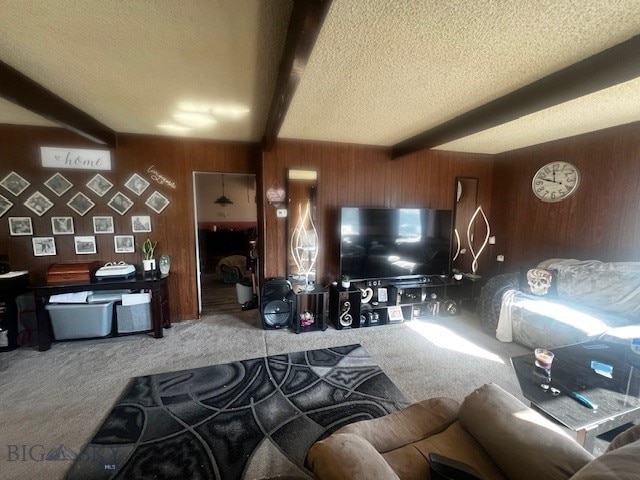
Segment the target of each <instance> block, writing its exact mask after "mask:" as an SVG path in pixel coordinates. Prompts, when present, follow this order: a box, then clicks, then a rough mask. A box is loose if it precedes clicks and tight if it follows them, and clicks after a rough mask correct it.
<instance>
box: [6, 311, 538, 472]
mask: <svg viewBox="0 0 640 480" xmlns="http://www.w3.org/2000/svg"><path fill="white" fill-rule="evenodd" d="M260 325H261V321H260V316H259V312H258V311H257V310H249V311H244V312H243V311H237V312H236V313H233V314H215V315H209V316H205V317H203V319H202V320H197V321H189V322H182V323H179V324H175V325H174V326H173V328H171V329H169V330H165V337H164V338H162V339H155V338H153V337H152V336H150V335H134V336H128V337H120V338H112V339H103V340H83V341H69V342H56V343H54V344H53V346H52V348H51V350H49V351H47V352H39V351H37V350H35V349H31V348H20V349H17V350H14V351H12V352H6V353H2V354H0V385H2V388H0V405H1V406H2V412H1V416H0V422H1V424H2V428H0V446H2V449H3V452H4V453H2V454H0V460H1V461H2V473H1V476H2V478H3V479H26V478H47V479H57V478H64V475H65V473H66V472H67V470H68V469H69V467H70V466H71V464H72V462H71V460H69V458H70V457H71V456H72V454H73V453H75V454H78V453H79V452H80V451H81V450H82V448H83V446H84V445H86V444H87V443H89V442H90V441H91V439H92V438H93V436H94V435H95V434H96V432H97V430H98V427H99V426H100V425H101V424H102V423H103V421H104V420H105V418H106V416H107V414H108V413H109V412H110V411H111V410H112V408H113V406H114V405H115V404H116V402H117V400H118V398H119V397H120V395H121V393H122V392H123V391H124V390H125V388H126V387H127V385H128V384H129V382H130V381H131V379H132V378H134V377H140V376H147V375H154V374H161V373H165V372H172V371H179V370H185V369H193V368H199V367H207V366H210V365H216V364H223V363H230V362H235V361H239V360H245V359H251V358H258V357H267V356H274V355H282V354H286V353H289V352H299V351H305V350H314V349H322V348H330V347H335V346H339V345H349V344H356V343H357V344H361V345H362V346H363V347H364V348H365V349H366V350H367V351H368V352H369V353H370V354H371V356H372V357H373V358H374V359H375V361H376V363H377V364H378V365H379V366H380V368H381V369H382V371H383V372H384V373H385V374H386V375H387V376H388V377H389V378H390V379H391V381H392V382H393V383H394V384H395V385H396V386H397V387H398V388H399V389H400V391H402V392H403V393H404V394H405V395H406V396H407V398H408V399H409V400H411V401H417V400H421V399H424V398H429V397H434V396H449V397H452V398H454V399H456V400H459V401H460V400H462V399H463V398H464V397H465V396H466V395H467V394H468V393H470V392H471V391H472V390H473V389H474V388H476V387H478V386H481V385H483V384H484V383H488V382H495V383H497V384H499V385H500V386H502V387H503V388H505V389H506V390H507V391H509V392H510V393H512V394H514V395H516V396H517V397H518V398H521V399H522V395H521V392H520V388H519V386H518V382H517V380H516V377H515V374H514V372H513V369H512V367H511V365H510V362H509V358H510V357H511V356H513V355H520V354H523V353H526V352H527V351H528V350H527V349H525V348H524V347H521V346H519V345H515V344H502V343H500V342H498V341H497V340H496V339H494V338H491V337H489V336H487V335H486V334H484V333H483V332H482V331H481V329H480V326H479V322H478V319H477V317H475V316H474V315H471V314H468V313H466V312H465V313H463V314H462V315H460V316H455V317H441V318H438V317H434V318H433V319H431V320H424V321H414V322H407V323H403V324H396V325H386V326H379V327H370V328H364V329H353V330H341V331H339V330H335V329H333V328H329V329H327V330H326V331H324V332H321V331H317V332H309V333H301V334H299V335H296V334H295V333H293V332H291V331H284V330H270V331H267V330H263V329H262V328H260ZM268 443H270V442H265V443H263V444H261V446H260V448H258V449H257V451H255V452H254V455H253V458H252V462H251V470H250V471H248V472H247V475H245V477H246V478H268V477H276V476H278V475H295V474H296V472H297V470H296V469H294V468H293V467H292V466H291V465H292V463H291V462H290V461H287V459H286V456H285V455H283V454H282V452H281V451H279V450H278V449H277V448H270V447H269V445H268ZM49 453H51V455H50V458H51V459H52V460H48V458H47V454H49ZM54 458H55V459H56V460H53V459H54ZM276 459H277V460H278V461H277V462H275V460H276ZM274 465H275V466H277V467H275V466H274ZM104 473H105V475H106V476H109V475H110V473H112V472H110V471H109V470H108V469H106V470H105V472H104Z"/></svg>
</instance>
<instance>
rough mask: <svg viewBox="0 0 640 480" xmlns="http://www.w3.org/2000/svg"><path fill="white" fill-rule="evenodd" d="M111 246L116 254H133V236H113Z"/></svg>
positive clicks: (134, 248) (134, 246)
mask: <svg viewBox="0 0 640 480" xmlns="http://www.w3.org/2000/svg"><path fill="white" fill-rule="evenodd" d="M113 245H114V247H115V250H116V253H135V251H136V245H135V243H134V241H133V235H114V236H113Z"/></svg>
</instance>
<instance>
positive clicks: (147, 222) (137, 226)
mask: <svg viewBox="0 0 640 480" xmlns="http://www.w3.org/2000/svg"><path fill="white" fill-rule="evenodd" d="M131 231H132V232H133V233H144V232H146V233H149V232H151V217H150V216H149V215H134V216H132V217H131Z"/></svg>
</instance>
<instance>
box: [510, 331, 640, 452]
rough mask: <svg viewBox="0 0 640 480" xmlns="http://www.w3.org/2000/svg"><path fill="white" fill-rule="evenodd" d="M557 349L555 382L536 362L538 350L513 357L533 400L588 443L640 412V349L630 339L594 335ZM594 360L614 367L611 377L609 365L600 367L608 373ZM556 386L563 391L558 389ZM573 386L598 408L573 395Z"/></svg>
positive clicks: (523, 386)
mask: <svg viewBox="0 0 640 480" xmlns="http://www.w3.org/2000/svg"><path fill="white" fill-rule="evenodd" d="M552 351H553V353H554V354H555V357H554V360H553V364H552V366H551V369H550V374H551V375H550V377H551V382H549V381H548V377H547V373H546V371H545V370H543V369H542V368H539V367H537V366H536V365H535V363H534V362H535V358H534V355H533V352H531V353H530V354H527V355H520V356H517V357H512V358H511V363H512V365H513V368H514V369H515V371H516V376H517V378H518V382H519V383H520V388H521V389H522V394H523V395H524V397H525V398H526V399H527V400H529V401H530V402H531V406H532V407H533V408H535V409H537V410H539V411H541V412H542V413H544V414H546V415H547V416H549V417H551V418H552V419H554V420H556V421H557V422H559V423H561V424H562V425H564V426H566V427H568V428H570V429H571V430H573V431H575V432H576V433H577V438H576V439H577V440H578V442H579V443H580V444H581V445H583V446H584V448H586V449H587V450H589V451H590V452H592V451H593V448H594V446H595V439H596V437H597V436H598V435H600V434H601V433H604V432H608V431H609V430H613V429H614V428H616V427H619V426H621V425H624V424H626V423H628V422H630V421H632V420H634V419H637V418H640V355H638V354H636V353H634V352H632V351H631V347H630V342H626V343H622V342H620V343H618V342H610V341H592V342H585V343H579V344H575V345H568V346H566V347H558V348H554V349H552ZM594 361H595V362H599V363H600V364H604V365H608V366H610V367H612V369H611V373H610V378H609V376H608V375H607V374H606V373H607V371H608V368H606V367H600V368H599V369H600V370H604V372H605V375H602V374H598V373H596V372H595V370H594V369H593V368H592V362H594ZM596 366H597V365H596ZM546 385H549V387H545V388H543V386H546ZM551 387H552V388H551ZM552 389H553V391H556V390H559V391H560V394H559V395H554V393H553V392H552ZM572 391H573V392H577V393H579V394H581V395H583V396H585V397H586V398H588V399H589V400H590V401H591V402H593V403H594V404H596V405H597V406H598V408H596V409H591V408H589V407H587V406H585V405H583V404H582V403H580V402H579V401H578V400H576V399H574V398H572V397H571V396H569V393H570V392H572Z"/></svg>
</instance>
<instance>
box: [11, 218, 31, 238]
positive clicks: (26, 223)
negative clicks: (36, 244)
mask: <svg viewBox="0 0 640 480" xmlns="http://www.w3.org/2000/svg"><path fill="white" fill-rule="evenodd" d="M9 232H10V233H11V236H13V237H17V236H20V235H33V225H32V224H31V217H9Z"/></svg>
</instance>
